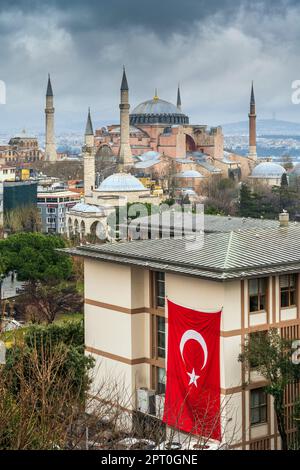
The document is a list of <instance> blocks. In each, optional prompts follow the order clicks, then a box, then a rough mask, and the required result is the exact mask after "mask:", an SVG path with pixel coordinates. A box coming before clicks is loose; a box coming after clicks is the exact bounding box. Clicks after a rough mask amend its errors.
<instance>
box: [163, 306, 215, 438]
mask: <svg viewBox="0 0 300 470" xmlns="http://www.w3.org/2000/svg"><path fill="white" fill-rule="evenodd" d="M220 320H221V311H219V312H215V313H204V312H198V311H196V310H192V309H190V308H186V307H181V306H179V305H176V304H174V303H173V302H171V301H170V300H168V354H167V383H166V397H165V408H164V417H163V421H164V422H165V423H166V424H168V425H169V426H172V427H174V428H177V429H180V430H182V431H184V432H187V433H191V434H197V435H201V436H205V437H207V438H212V439H217V440H221V420H220Z"/></svg>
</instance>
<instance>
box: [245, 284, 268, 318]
mask: <svg viewBox="0 0 300 470" xmlns="http://www.w3.org/2000/svg"><path fill="white" fill-rule="evenodd" d="M267 285H268V278H267V277H264V278H260V279H250V280H249V308H250V312H259V311H261V310H266V307H267Z"/></svg>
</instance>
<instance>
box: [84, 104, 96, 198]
mask: <svg viewBox="0 0 300 470" xmlns="http://www.w3.org/2000/svg"><path fill="white" fill-rule="evenodd" d="M94 143H95V142H94V131H93V125H92V119H91V112H90V108H89V112H88V117H87V122H86V128H85V134H84V146H83V148H82V153H83V166H84V195H85V196H90V195H91V193H92V191H93V189H95V180H96V176H95V146H94Z"/></svg>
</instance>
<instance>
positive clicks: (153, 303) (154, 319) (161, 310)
mask: <svg viewBox="0 0 300 470" xmlns="http://www.w3.org/2000/svg"><path fill="white" fill-rule="evenodd" d="M158 273H161V274H163V275H164V276H165V273H164V272H163V271H150V307H151V308H150V312H151V314H150V361H149V362H150V382H151V387H152V388H153V389H154V390H155V391H156V392H158V393H165V391H163V392H162V391H159V382H158V373H159V369H164V370H165V371H166V318H165V308H166V301H165V302H164V306H162V305H158V302H157V290H158V289H157V274H158ZM164 286H165V277H164ZM164 294H165V287H164ZM164 299H165V300H166V296H164ZM162 319H163V320H164V327H165V329H164V334H165V348H164V350H165V357H161V356H160V355H159V354H158V353H159V346H158V334H159V331H160V330H159V322H161V321H162ZM161 331H162V330H161Z"/></svg>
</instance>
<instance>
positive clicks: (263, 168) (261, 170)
mask: <svg viewBox="0 0 300 470" xmlns="http://www.w3.org/2000/svg"><path fill="white" fill-rule="evenodd" d="M284 173H286V170H285V169H284V168H283V166H281V165H279V164H278V163H273V162H263V163H259V165H257V166H256V167H255V168H254V169H253V171H252V175H251V176H252V177H253V178H281V176H282V175H283V174H284Z"/></svg>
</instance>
